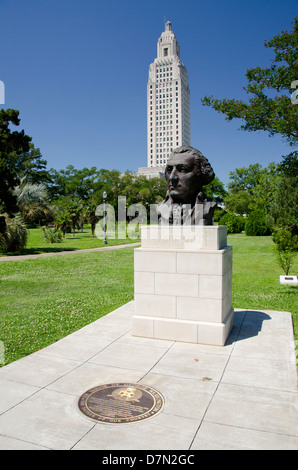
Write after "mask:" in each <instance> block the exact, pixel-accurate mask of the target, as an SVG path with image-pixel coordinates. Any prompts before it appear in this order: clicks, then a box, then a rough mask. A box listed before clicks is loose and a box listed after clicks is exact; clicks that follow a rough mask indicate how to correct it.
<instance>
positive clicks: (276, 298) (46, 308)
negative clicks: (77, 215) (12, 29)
mask: <svg viewBox="0 0 298 470" xmlns="http://www.w3.org/2000/svg"><path fill="white" fill-rule="evenodd" d="M35 236H36V237H37V232H33V233H32V235H31V236H30V243H31V248H30V247H29V248H28V249H29V250H32V251H30V252H31V253H32V252H36V251H34V250H36V248H34V237H35ZM83 238H84V237H83V234H82V238H80V243H84V240H83ZM86 238H87V237H86ZM69 240H70V242H71V241H72V240H71V239H69ZM93 241H94V243H98V245H97V246H102V244H101V241H99V240H97V239H96V240H92V239H91V240H90V237H88V242H86V244H88V246H85V247H88V248H89V247H90V245H89V243H91V242H93ZM128 241H130V240H128ZM70 242H69V243H70ZM73 242H75V240H73ZM67 243H68V242H67ZM228 243H229V245H232V246H233V306H234V307H236V308H248V309H254V310H258V309H268V310H280V311H290V312H291V313H292V315H293V323H294V329H295V339H296V340H298V296H297V294H298V288H297V287H289V286H282V285H281V284H280V283H279V275H280V274H282V273H281V271H280V268H279V267H278V265H277V263H276V261H275V257H274V255H273V253H272V246H273V243H272V240H271V237H246V236H243V235H231V236H229V237H228ZM37 244H38V248H37V249H38V250H39V249H41V245H40V241H39V240H38V242H37ZM68 246H70V245H68ZM78 246H79V244H78V245H76V247H78ZM80 248H82V245H80ZM133 253H134V248H133V247H129V246H128V247H127V248H124V249H121V250H115V251H114V250H113V251H106V252H103V251H101V252H91V253H73V254H71V255H67V254H66V255H59V256H51V257H49V258H36V259H31V260H26V261H5V262H0V312H1V323H0V341H2V342H3V343H4V350H5V362H6V363H9V362H12V361H14V360H16V359H19V358H21V357H23V356H25V355H27V354H30V353H32V352H34V351H36V350H38V349H41V348H43V347H45V346H47V345H49V344H51V343H53V342H55V341H57V340H58V339H60V338H62V337H64V336H66V335H68V334H69V333H71V332H73V331H76V330H77V329H79V328H81V327H83V326H84V325H86V324H88V323H90V322H92V321H95V320H96V319H97V318H99V317H101V316H102V315H105V314H107V313H108V312H110V311H112V310H114V309H115V308H118V307H119V306H121V305H123V304H125V303H126V302H128V301H130V300H132V299H133V278H134V272H133ZM297 272H298V260H297V259H296V261H295V266H294V267H293V269H292V274H297Z"/></svg>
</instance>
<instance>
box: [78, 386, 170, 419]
mask: <svg viewBox="0 0 298 470" xmlns="http://www.w3.org/2000/svg"><path fill="white" fill-rule="evenodd" d="M163 405H164V399H163V396H162V395H161V394H160V393H159V392H157V391H156V390H154V389H153V388H151V387H148V386H147V385H141V384H134V383H112V384H104V385H99V386H97V387H94V388H91V389H90V390H87V392H85V393H83V395H81V396H80V398H79V401H78V407H79V410H80V411H81V412H82V413H84V415H86V416H88V418H91V419H93V420H95V421H101V422H103V423H112V424H121V423H133V422H135V421H140V420H143V419H147V418H151V416H154V415H155V414H157V413H158V412H159V411H160V410H161V409H162V407H163Z"/></svg>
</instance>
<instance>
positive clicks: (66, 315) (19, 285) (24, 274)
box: [0, 248, 134, 363]
mask: <svg viewBox="0 0 298 470" xmlns="http://www.w3.org/2000/svg"><path fill="white" fill-rule="evenodd" d="M133 276H134V273H133V248H125V249H123V250H112V251H107V252H91V253H80V254H77V253H76V254H72V255H60V256H51V257H48V258H36V259H31V260H25V261H8V262H6V261H5V262H2V263H1V262H0V311H1V324H0V340H1V341H3V343H4V348H5V362H6V363H9V362H12V361H14V360H16V359H19V358H21V357H23V356H26V355H27V354H30V353H32V352H34V351H36V350H38V349H41V348H43V347H45V346H47V345H49V344H51V343H53V342H55V341H57V340H59V339H61V338H63V337H64V336H66V335H68V334H70V333H72V332H74V331H76V330H78V329H80V328H82V327H83V326H85V325H86V324H88V323H91V322H93V321H95V320H96V319H98V318H99V317H101V316H103V315H105V314H107V313H109V312H110V311H112V310H114V309H116V308H118V307H120V306H121V305H123V304H125V303H126V302H129V301H130V300H132V298H133Z"/></svg>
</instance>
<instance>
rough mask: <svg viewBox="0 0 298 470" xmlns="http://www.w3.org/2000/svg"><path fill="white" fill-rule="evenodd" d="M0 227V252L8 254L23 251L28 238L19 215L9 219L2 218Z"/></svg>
mask: <svg viewBox="0 0 298 470" xmlns="http://www.w3.org/2000/svg"><path fill="white" fill-rule="evenodd" d="M1 226H2V233H1V234H0V251H1V252H4V253H9V252H18V251H21V250H23V249H24V248H25V246H26V243H27V238H28V230H27V226H26V224H25V222H24V220H23V218H22V217H21V216H20V215H19V214H17V215H16V216H15V217H11V218H10V217H4V216H2V217H1Z"/></svg>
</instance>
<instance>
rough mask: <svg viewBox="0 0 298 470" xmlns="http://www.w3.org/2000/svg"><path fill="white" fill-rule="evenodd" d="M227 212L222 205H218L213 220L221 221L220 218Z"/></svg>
mask: <svg viewBox="0 0 298 470" xmlns="http://www.w3.org/2000/svg"><path fill="white" fill-rule="evenodd" d="M226 213H227V212H226V211H225V210H224V209H221V208H220V207H217V208H216V209H215V211H214V215H213V220H214V222H219V221H220V219H221V218H222V217H223V216H224V215H225V214H226Z"/></svg>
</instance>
